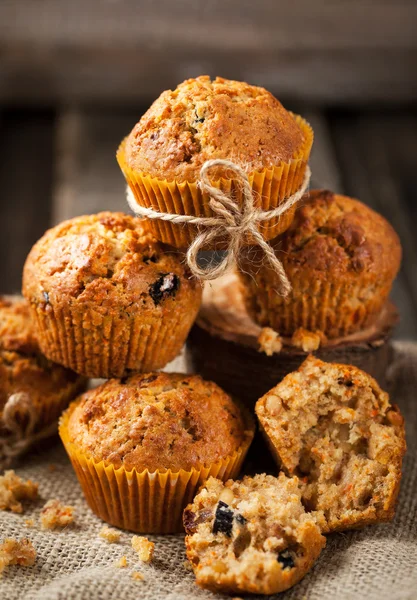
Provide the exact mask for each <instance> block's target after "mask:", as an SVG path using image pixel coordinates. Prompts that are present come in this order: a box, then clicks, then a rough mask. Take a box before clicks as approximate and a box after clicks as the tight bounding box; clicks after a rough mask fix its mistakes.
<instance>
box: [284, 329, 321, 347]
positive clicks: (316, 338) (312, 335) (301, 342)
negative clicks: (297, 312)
mask: <svg viewBox="0 0 417 600" xmlns="http://www.w3.org/2000/svg"><path fill="white" fill-rule="evenodd" d="M326 341H327V337H326V336H325V335H324V333H323V332H322V331H308V329H304V328H303V327H299V328H298V329H296V330H295V331H294V333H293V336H292V338H291V344H292V345H293V346H295V347H296V348H301V350H302V351H303V352H314V351H315V350H318V349H319V348H320V346H321V345H322V344H323V343H325V342H326Z"/></svg>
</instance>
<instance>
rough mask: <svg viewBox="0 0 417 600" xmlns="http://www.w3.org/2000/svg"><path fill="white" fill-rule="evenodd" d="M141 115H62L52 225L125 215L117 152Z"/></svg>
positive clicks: (57, 146)
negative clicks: (88, 216) (99, 214)
mask: <svg viewBox="0 0 417 600" xmlns="http://www.w3.org/2000/svg"><path fill="white" fill-rule="evenodd" d="M142 112H143V111H142ZM140 114H141V113H140V112H139V113H137V114H136V115H134V114H129V112H128V113H127V114H126V113H114V112H112V113H110V112H97V111H92V110H90V111H88V110H87V111H77V110H67V111H64V112H63V113H62V114H61V115H60V117H59V118H58V121H57V128H56V151H57V154H56V156H57V158H56V177H55V187H54V194H53V196H54V202H53V222H54V223H57V222H59V221H63V220H64V219H69V218H71V217H74V216H76V215H81V214H89V213H95V212H99V211H101V210H121V211H124V212H129V210H128V205H127V203H126V199H125V197H126V195H125V181H124V178H123V175H122V174H121V171H120V169H119V166H118V164H117V162H116V149H117V147H118V144H119V143H120V141H121V140H122V138H123V137H124V136H125V135H126V134H127V133H128V132H129V131H130V129H131V128H132V127H133V125H134V123H135V122H136V120H137V119H138V117H139V116H140Z"/></svg>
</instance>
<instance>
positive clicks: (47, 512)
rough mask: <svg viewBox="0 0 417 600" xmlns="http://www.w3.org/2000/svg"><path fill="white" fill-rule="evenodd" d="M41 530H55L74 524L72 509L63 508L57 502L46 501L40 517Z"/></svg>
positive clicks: (68, 507)
mask: <svg viewBox="0 0 417 600" xmlns="http://www.w3.org/2000/svg"><path fill="white" fill-rule="evenodd" d="M40 521H41V525H42V529H57V528H58V527H66V526H67V525H70V524H71V523H73V522H74V507H73V506H64V505H63V504H61V502H60V501H59V500H55V499H53V500H48V502H47V503H46V504H45V506H44V507H43V509H42V513H41V516H40Z"/></svg>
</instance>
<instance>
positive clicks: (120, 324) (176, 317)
mask: <svg viewBox="0 0 417 600" xmlns="http://www.w3.org/2000/svg"><path fill="white" fill-rule="evenodd" d="M31 310H32V314H33V318H34V320H35V322H36V324H37V335H38V341H39V345H40V348H41V350H42V352H43V353H44V354H45V356H46V357H47V358H49V359H50V360H52V361H54V362H56V363H58V364H61V365H64V366H65V367H68V368H70V369H72V370H73V371H75V372H76V373H79V374H81V375H85V376H87V377H92V378H96V377H97V378H100V377H102V378H105V379H107V378H110V377H123V375H125V373H126V372H128V371H129V372H130V371H136V372H148V371H156V370H158V369H161V368H162V367H164V366H165V365H166V364H167V363H168V362H170V361H171V360H173V359H174V358H175V357H176V356H177V355H178V353H179V352H180V350H181V348H182V346H183V344H184V342H185V340H186V338H187V335H188V331H189V329H190V327H191V325H192V315H187V314H184V313H182V312H181V311H178V310H177V311H173V312H172V314H171V315H170V317H169V318H168V317H167V316H166V315H165V316H164V318H153V319H152V320H150V319H149V320H148V321H146V318H143V317H141V316H137V317H129V316H127V315H125V314H123V313H121V314H118V315H103V314H101V313H99V312H97V311H95V310H94V309H88V308H85V307H82V308H81V307H77V306H75V307H71V306H67V307H65V308H62V309H53V308H52V306H51V305H49V308H48V310H47V311H45V310H44V309H43V308H42V306H40V305H37V304H33V305H31Z"/></svg>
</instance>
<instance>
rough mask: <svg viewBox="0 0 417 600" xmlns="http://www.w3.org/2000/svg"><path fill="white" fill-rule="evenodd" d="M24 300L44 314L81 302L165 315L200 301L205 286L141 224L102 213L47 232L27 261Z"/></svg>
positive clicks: (102, 308) (102, 309) (101, 310)
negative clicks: (180, 304)
mask: <svg viewBox="0 0 417 600" xmlns="http://www.w3.org/2000/svg"><path fill="white" fill-rule="evenodd" d="M23 295H24V296H25V297H26V298H27V299H28V300H30V302H31V303H37V304H41V305H43V306H44V307H45V310H52V308H53V309H57V308H59V307H60V306H64V307H67V306H68V304H74V303H77V304H78V305H82V304H86V305H88V306H91V304H94V308H95V310H96V311H97V312H98V313H102V314H108V313H109V310H112V311H118V312H123V314H126V313H128V314H129V313H134V312H135V311H140V312H141V314H144V315H145V314H146V313H147V312H152V314H155V311H157V312H161V314H163V313H164V311H166V310H170V309H172V308H174V306H175V305H176V302H177V301H179V302H180V303H181V302H183V303H185V304H187V302H188V301H190V302H193V303H195V302H199V300H200V296H201V285H200V283H198V281H197V280H196V279H192V278H191V276H190V274H189V272H188V270H187V269H186V268H185V266H183V265H182V263H181V256H180V254H179V253H178V252H177V253H176V252H175V251H171V250H169V249H168V248H167V247H164V246H163V245H162V244H160V243H158V242H157V241H156V240H155V239H154V238H153V237H152V236H151V235H150V234H149V233H145V232H144V230H143V225H142V221H141V220H140V219H138V218H136V217H132V216H130V215H126V214H123V213H112V212H102V213H99V214H96V215H88V216H83V217H76V218H74V219H71V220H69V221H65V222H63V223H61V224H60V225H57V226H56V227H54V228H53V229H50V230H49V231H47V232H46V233H45V235H44V236H43V237H42V238H41V239H40V240H39V241H38V242H37V243H36V244H35V245H34V247H33V248H32V250H31V251H30V253H29V256H28V258H27V260H26V264H25V267H24V272H23Z"/></svg>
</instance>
